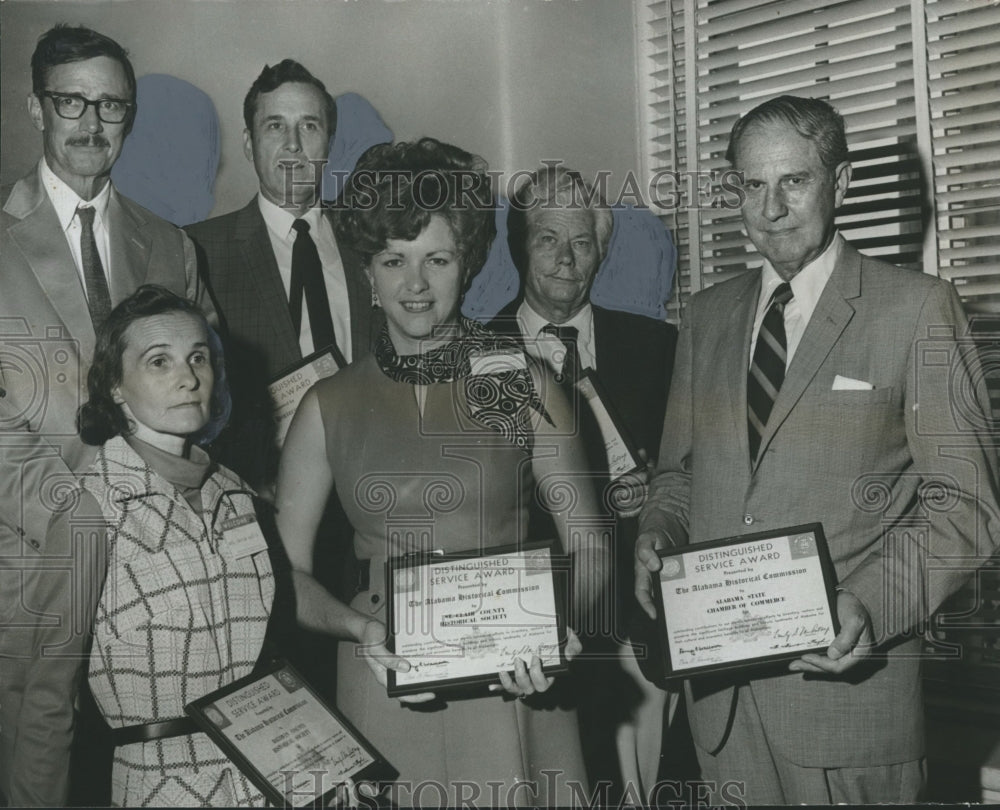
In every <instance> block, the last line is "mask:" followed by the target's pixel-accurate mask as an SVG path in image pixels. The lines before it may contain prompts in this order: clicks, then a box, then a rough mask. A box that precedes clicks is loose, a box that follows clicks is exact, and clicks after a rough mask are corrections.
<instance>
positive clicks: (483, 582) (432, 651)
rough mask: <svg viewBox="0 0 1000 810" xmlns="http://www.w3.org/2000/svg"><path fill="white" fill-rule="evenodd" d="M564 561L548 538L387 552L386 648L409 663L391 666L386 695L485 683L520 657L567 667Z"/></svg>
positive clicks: (553, 668) (554, 668) (555, 668)
mask: <svg viewBox="0 0 1000 810" xmlns="http://www.w3.org/2000/svg"><path fill="white" fill-rule="evenodd" d="M564 567H565V566H562V565H560V561H558V560H556V559H555V558H554V555H553V554H552V550H551V548H550V546H549V544H548V543H534V544H526V545H523V546H521V547H519V548H515V547H512V546H511V547H498V548H492V549H487V550H486V551H484V552H483V553H482V554H475V555H472V554H457V555H456V554H449V555H440V554H428V555H420V556H416V555H413V556H404V557H393V558H390V559H389V560H388V561H387V563H386V583H387V593H388V598H389V640H388V646H389V649H390V650H391V651H392V652H394V653H395V654H396V655H398V656H400V657H402V658H405V659H406V660H407V661H408V662H409V664H410V669H409V670H408V671H407V672H400V671H396V670H391V669H390V670H389V672H388V677H389V681H388V692H389V695H390V696H393V697H395V696H399V695H407V694H415V693H418V692H441V691H450V692H454V691H456V690H469V689H476V688H484V687H487V686H488V685H490V684H495V683H498V682H499V677H498V672H500V671H501V670H503V671H512V670H513V668H514V662H515V660H517V659H518V658H520V659H522V660H523V661H524V662H525V663H530V661H531V659H532V657H533V656H538V657H539V658H540V659H541V661H542V669H543V671H545V672H548V673H554V672H559V671H562V670H564V669H565V668H566V665H567V662H566V658H565V655H564V647H565V644H566V625H565V618H564V609H563V603H562V593H563V592H564V589H563V588H562V587H561V582H560V581H559V579H558V577H557V571H556V569H557V568H564ZM563 573H565V572H563Z"/></svg>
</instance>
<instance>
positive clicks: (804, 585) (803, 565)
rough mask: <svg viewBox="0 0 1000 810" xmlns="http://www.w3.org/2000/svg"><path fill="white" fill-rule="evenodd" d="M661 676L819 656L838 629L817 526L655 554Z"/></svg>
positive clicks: (830, 572) (824, 548)
mask: <svg viewBox="0 0 1000 810" xmlns="http://www.w3.org/2000/svg"><path fill="white" fill-rule="evenodd" d="M659 554H660V557H661V558H662V563H663V567H662V569H661V570H660V574H659V580H658V582H657V583H656V584H657V585H658V587H654V588H653V599H654V601H655V602H656V603H657V615H658V616H659V617H660V633H661V636H662V638H661V641H662V651H663V656H664V658H665V662H664V663H665V672H666V677H668V678H676V677H688V676H691V675H698V674H701V673H706V672H714V671H716V670H720V669H731V668H736V667H747V666H753V665H757V664H765V663H769V662H773V661H781V660H788V659H792V658H798V657H799V656H801V655H802V654H804V653H807V652H823V651H825V650H826V648H827V647H828V646H829V645H830V642H831V641H833V639H834V637H835V636H836V635H837V631H838V630H839V629H840V628H839V626H838V622H837V610H836V599H835V592H834V586H835V583H836V574H835V572H834V570H833V564H832V563H831V562H830V555H829V551H828V549H827V545H826V538H825V537H824V536H823V527H822V526H821V525H820V524H819V523H810V524H807V525H803V526H793V527H791V528H786V529H780V530H777V531H773V532H761V533H759V534H748V535H742V536H741V537H735V538H729V539H725V540H716V541H714V542H711V543H699V544H697V545H693V546H682V547H680V548H672V549H667V550H664V551H660V552H659Z"/></svg>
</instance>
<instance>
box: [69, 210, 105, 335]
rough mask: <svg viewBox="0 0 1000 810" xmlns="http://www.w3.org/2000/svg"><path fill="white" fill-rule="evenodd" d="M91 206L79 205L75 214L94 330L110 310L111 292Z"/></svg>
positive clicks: (84, 279)
mask: <svg viewBox="0 0 1000 810" xmlns="http://www.w3.org/2000/svg"><path fill="white" fill-rule="evenodd" d="M95 213H96V212H95V211H94V209H93V208H84V207H82V206H81V207H80V208H77V209H76V215H77V216H78V217H79V218H80V262H81V264H82V265H83V281H84V283H85V284H86V285H87V308H88V309H89V310H90V321H91V323H93V324H94V331H95V332H96V331H97V329H98V327H100V325H101V324H102V323H104V321H105V320H106V319H107V317H108V315H109V314H110V312H111V293H110V292H108V278H107V276H105V275H104V265H103V264H101V254H100V253H98V252H97V240H96V239H95V238H94V214H95Z"/></svg>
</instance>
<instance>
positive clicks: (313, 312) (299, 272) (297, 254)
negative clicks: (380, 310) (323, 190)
mask: <svg viewBox="0 0 1000 810" xmlns="http://www.w3.org/2000/svg"><path fill="white" fill-rule="evenodd" d="M292 228H294V229H295V244H294V245H292V282H291V289H290V290H289V294H288V311H289V313H290V314H291V316H292V327H293V328H294V329H295V334H296V335H299V334H301V329H302V298H303V295H304V296H305V299H306V307H308V311H309V326H310V327H311V328H312V339H313V349H315V350H316V351H319V350H320V349H325V348H327V347H329V346H333V347H335V348H336V346H337V338H336V336H335V334H334V331H333V317H332V316H331V315H330V299H329V298H327V295H326V282H325V281H324V280H323V264H322V262H320V260H319V251H318V250H316V243H315V242H313V239H312V237H311V236H310V235H309V223H308V222H306V221H305V220H304V219H297V220H295V221H294V222H293V223H292Z"/></svg>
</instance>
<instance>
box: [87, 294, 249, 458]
mask: <svg viewBox="0 0 1000 810" xmlns="http://www.w3.org/2000/svg"><path fill="white" fill-rule="evenodd" d="M170 312H187V313H190V314H191V315H194V316H196V317H197V318H198V319H199V320H201V322H202V323H204V324H205V329H206V330H207V332H208V347H209V351H210V353H211V356H212V371H213V372H214V375H215V384H214V385H213V387H212V399H211V413H210V416H209V420H208V423H207V424H206V425H205V426H204V427H203V428H202V429H201V430H199V431H197V432H196V433H194V434H192V435H191V437H190V438H191V440H192V441H194V442H195V443H196V444H208V443H209V442H210V441H212V439H214V438H215V437H216V436H218V435H219V431H221V430H222V428H223V427H225V425H226V422H227V421H229V414H230V412H231V411H232V405H233V403H232V399H231V398H230V396H229V386H228V384H227V383H226V364H225V357H224V355H223V350H222V341H221V340H220V339H219V336H218V335H217V334H216V333H215V330H214V329H212V327H211V326H209V324H208V322H207V321H206V320H205V315H204V314H203V313H202V311H201V310H200V309H199V308H198V305H197V304H195V303H194V301H190V300H188V299H187V298H182V297H181V296H179V295H176V294H175V293H172V292H171V291H170V290H168V289H166V288H164V287H160V286H158V285H156V284H144V285H143V286H141V287H140V288H139V289H137V290H136V291H135V292H134V293H132V295H130V296H129V297H128V298H126V299H125V300H124V301H122V302H121V303H120V304H119V305H118V306H116V307H115V308H114V309H113V310H111V314H110V315H108V318H107V320H106V321H105V322H104V323H103V324H101V326H100V328H99V329H98V330H97V345H96V347H95V348H94V362H93V363H92V364H91V366H90V371H89V372H88V374H87V395H88V400H87V402H85V403H84V404H83V405H81V406H80V410H79V411H78V412H77V417H76V421H77V427H78V429H79V431H80V438H81V439H83V441H84V442H85V443H86V444H91V445H102V444H104V443H105V442H106V441H107V440H108V439H110V438H112V437H114V436H125V435H127V434H128V433H129V432H130V431H131V428H130V426H129V423H128V419H126V417H125V414H124V413H123V412H122V409H121V406H120V405H118V404H117V403H116V402H115V401H114V395H113V393H112V392H113V391H114V389H115V387H116V386H118V385H121V382H122V356H123V355H124V353H125V347H126V345H127V343H128V341H127V332H128V329H129V327H130V326H131V325H132V324H134V323H135V322H136V321H139V320H141V319H142V318H149V317H152V316H153V315H163V314H166V313H170Z"/></svg>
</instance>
